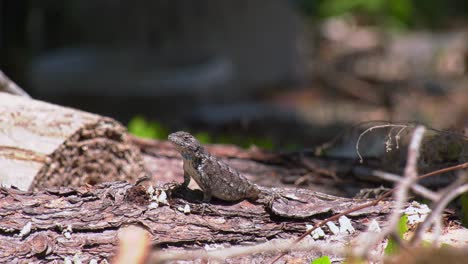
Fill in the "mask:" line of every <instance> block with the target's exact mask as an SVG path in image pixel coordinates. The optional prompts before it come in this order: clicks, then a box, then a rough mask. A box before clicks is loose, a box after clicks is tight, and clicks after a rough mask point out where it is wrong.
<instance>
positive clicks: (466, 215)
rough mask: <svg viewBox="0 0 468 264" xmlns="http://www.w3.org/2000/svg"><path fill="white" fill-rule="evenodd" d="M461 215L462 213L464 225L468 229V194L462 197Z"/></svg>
mask: <svg viewBox="0 0 468 264" xmlns="http://www.w3.org/2000/svg"><path fill="white" fill-rule="evenodd" d="M460 203H461V213H462V225H463V226H464V227H468V193H464V194H462V195H461V196H460Z"/></svg>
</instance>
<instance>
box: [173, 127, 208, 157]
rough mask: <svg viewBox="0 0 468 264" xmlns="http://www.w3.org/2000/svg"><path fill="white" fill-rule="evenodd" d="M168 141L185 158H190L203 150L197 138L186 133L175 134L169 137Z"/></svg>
mask: <svg viewBox="0 0 468 264" xmlns="http://www.w3.org/2000/svg"><path fill="white" fill-rule="evenodd" d="M168 139H169V141H170V142H171V143H172V144H173V145H174V146H175V147H176V149H177V150H178V151H179V152H180V154H182V156H184V157H187V156H190V155H191V154H193V153H195V152H197V151H198V150H200V149H201V148H202V146H201V144H200V142H198V140H197V139H196V138H194V137H193V136H192V135H190V134H189V133H187V132H184V131H179V132H174V133H172V134H170V135H169V137H168Z"/></svg>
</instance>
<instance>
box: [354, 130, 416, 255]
mask: <svg viewBox="0 0 468 264" xmlns="http://www.w3.org/2000/svg"><path fill="white" fill-rule="evenodd" d="M424 131H425V128H424V127H423V126H418V127H416V129H415V130H414V132H413V137H412V139H411V143H410V145H409V147H408V160H407V162H406V167H405V170H404V178H403V179H402V180H401V181H400V182H399V183H398V185H397V186H396V187H395V195H394V196H395V207H394V209H393V213H392V214H391V215H390V217H389V220H388V225H387V226H386V228H385V229H383V230H382V232H380V233H374V234H373V236H371V237H370V238H368V239H367V242H366V243H363V244H362V246H360V247H356V248H355V254H356V255H357V256H366V255H367V253H368V252H369V249H370V247H372V246H373V245H375V244H376V243H378V241H381V240H383V239H384V238H385V237H386V236H387V235H388V234H391V233H392V232H394V230H395V228H396V227H397V224H398V221H399V220H400V214H401V211H402V210H403V208H404V206H405V203H406V200H407V196H408V190H409V189H410V188H411V185H412V184H413V183H414V182H415V181H416V180H417V177H418V175H417V170H416V165H417V160H418V157H419V147H420V145H421V141H422V138H423V135H424Z"/></svg>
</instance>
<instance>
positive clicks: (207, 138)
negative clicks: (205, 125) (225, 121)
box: [193, 132, 213, 144]
mask: <svg viewBox="0 0 468 264" xmlns="http://www.w3.org/2000/svg"><path fill="white" fill-rule="evenodd" d="M193 136H194V137H196V138H197V139H198V141H200V143H202V144H209V143H213V137H212V136H211V135H210V134H208V133H207V132H198V133H195V134H194V135H193Z"/></svg>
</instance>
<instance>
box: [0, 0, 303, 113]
mask: <svg viewBox="0 0 468 264" xmlns="http://www.w3.org/2000/svg"><path fill="white" fill-rule="evenodd" d="M17 5H18V4H14V3H12V1H6V3H5V4H2V13H5V14H8V13H9V12H16V13H21V14H22V16H20V18H21V19H19V18H18V17H14V16H9V17H6V18H4V19H2V24H4V25H6V26H5V27H4V28H7V29H8V31H7V32H6V33H7V37H9V36H10V35H11V36H15V35H16V36H22V38H23V41H24V44H23V45H24V46H26V47H27V48H28V49H29V52H30V54H29V55H30V57H29V58H28V61H27V62H26V63H24V64H21V65H20V66H18V68H21V71H24V72H28V76H27V80H28V81H29V85H28V87H29V88H30V89H31V92H32V93H33V96H36V97H39V98H41V99H45V100H48V101H53V102H57V103H62V104H67V105H72V106H76V107H79V108H83V109H85V110H89V111H93V112H97V113H104V114H111V115H112V116H114V117H118V118H120V119H127V117H126V116H122V113H121V112H120V111H119V110H117V111H110V110H109V109H117V108H122V107H125V108H127V110H126V111H127V112H132V113H131V114H130V115H129V116H132V115H135V114H137V113H145V112H146V113H148V112H149V111H162V114H164V113H163V112H164V111H172V110H173V109H168V107H170V106H172V108H174V106H175V105H177V106H178V107H180V108H183V107H184V106H186V107H190V106H191V105H193V104H197V103H198V102H201V101H202V102H209V101H223V102H224V101H233V100H236V99H248V98H251V97H252V95H253V94H254V93H255V90H258V89H262V88H264V87H266V86H270V85H275V84H277V83H282V84H284V83H291V82H295V81H297V80H298V79H300V74H299V72H300V63H299V59H298V55H297V48H296V46H297V40H296V39H297V31H298V26H299V20H298V15H297V14H296V12H294V11H293V6H291V5H290V4H289V2H288V1H282V0H273V1H271V0H268V1H267V0H261V1H247V0H242V1H237V0H232V1H215V0H203V1H196V2H194V1H183V0H178V1H149V0H143V1H135V2H132V1H130V2H113V1H110V2H109V1H91V2H83V1H65V2H64V1H55V0H49V1H42V2H27V3H25V4H23V5H19V6H20V7H19V8H16V6H17ZM17 20H20V22H21V23H17V24H16V25H20V26H21V25H22V26H21V27H19V28H17V30H19V31H20V32H21V31H22V32H23V34H21V33H16V34H13V32H11V29H12V28H13V26H12V24H11V23H15V22H16V21H17ZM18 42H20V41H19V40H18V41H14V42H6V45H13V44H16V43H18ZM10 48H11V47H10ZM16 59H17V58H11V61H12V62H11V63H12V64H15V63H18V62H16ZM13 68H14V67H13ZM20 77H24V76H20ZM116 97H118V98H116ZM184 97H188V98H184ZM142 98H144V99H149V98H160V99H156V101H153V102H151V101H149V102H145V100H141V99H142ZM161 98H162V99H161ZM103 99H105V100H106V104H103V103H102V102H103ZM132 100H138V101H139V103H138V104H136V105H135V104H133V105H132V104H130V105H127V104H126V102H128V103H131V101H132ZM158 100H159V101H158ZM155 102H158V103H155ZM168 102H169V104H166V103H168ZM146 103H149V105H146ZM159 103H161V105H160V104H159ZM139 105H140V106H142V108H141V109H138V108H139V107H138V106H139ZM145 105H146V107H143V106H145ZM156 106H160V107H157V108H156ZM174 111H175V110H174Z"/></svg>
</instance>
